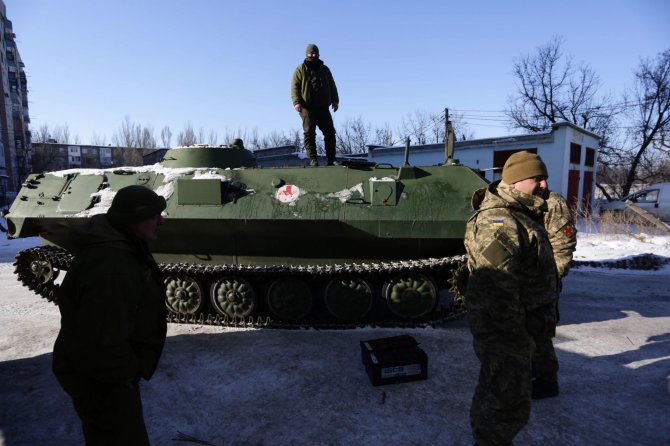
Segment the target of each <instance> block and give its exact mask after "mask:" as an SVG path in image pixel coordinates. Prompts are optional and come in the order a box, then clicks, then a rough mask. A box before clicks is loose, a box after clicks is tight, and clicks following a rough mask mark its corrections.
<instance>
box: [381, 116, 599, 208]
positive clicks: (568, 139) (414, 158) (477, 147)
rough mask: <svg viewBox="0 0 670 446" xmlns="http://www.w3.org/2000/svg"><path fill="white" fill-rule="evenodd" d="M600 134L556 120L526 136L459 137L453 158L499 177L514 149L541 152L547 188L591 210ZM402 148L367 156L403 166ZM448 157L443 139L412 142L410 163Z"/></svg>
mask: <svg viewBox="0 0 670 446" xmlns="http://www.w3.org/2000/svg"><path fill="white" fill-rule="evenodd" d="M599 141H600V136H598V135H596V134H594V133H591V132H589V131H588V130H585V129H583V128H581V127H578V126H576V125H574V124H571V123H568V122H562V123H558V124H554V125H553V126H552V128H551V130H550V131H547V132H542V133H533V134H528V135H516V136H503V137H498V138H486V139H473V140H469V141H457V142H456V143H455V144H454V158H456V159H458V160H459V161H460V163H461V164H464V165H466V166H468V167H471V168H473V169H480V170H481V171H482V172H483V174H484V176H485V177H486V179H487V180H489V181H495V180H498V179H500V175H501V172H502V167H503V166H504V165H505V161H507V158H509V157H510V156H511V155H512V154H513V153H514V152H518V151H520V150H527V151H529V152H532V153H537V154H538V155H540V156H541V157H542V159H543V160H544V162H545V163H546V164H547V169H548V170H549V181H548V183H549V188H550V189H551V190H553V191H556V192H559V193H560V194H561V195H563V196H564V197H566V198H567V199H568V201H569V202H571V203H574V204H578V207H579V209H590V207H591V205H592V201H593V197H594V189H595V181H596V170H597V165H596V163H597V159H598V147H599ZM404 154H405V148H404V147H381V146H368V160H369V161H373V162H375V163H377V164H381V163H388V164H391V165H394V166H399V165H402V163H404ZM444 161H445V149H444V143H442V144H425V145H420V146H411V147H410V154H409V163H410V164H411V165H414V166H431V165H435V164H442V163H444Z"/></svg>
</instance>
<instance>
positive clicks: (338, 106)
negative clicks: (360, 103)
mask: <svg viewBox="0 0 670 446" xmlns="http://www.w3.org/2000/svg"><path fill="white" fill-rule="evenodd" d="M338 108H340V103H339V102H333V111H334V112H336V111H337V109H338Z"/></svg>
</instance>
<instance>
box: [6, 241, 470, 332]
mask: <svg viewBox="0 0 670 446" xmlns="http://www.w3.org/2000/svg"><path fill="white" fill-rule="evenodd" d="M72 260H73V255H72V254H70V253H69V252H68V251H66V250H64V249H62V248H59V247H55V246H40V247H36V248H30V249H27V250H24V251H21V252H19V253H18V254H17V256H16V261H15V263H14V266H15V273H16V274H17V276H18V278H19V280H20V281H21V282H22V283H23V285H24V286H26V287H28V288H29V289H30V290H32V291H33V292H35V293H36V294H39V295H40V296H42V297H43V298H45V299H47V300H48V301H50V302H54V303H57V295H58V287H59V285H57V284H56V283H55V278H56V276H57V275H58V272H59V271H62V270H67V269H68V267H69V265H70V263H71V262H72ZM465 263H466V256H465V255H460V256H453V257H442V258H427V259H420V260H402V261H389V262H374V263H352V264H341V265H339V264H335V265H306V266H277V265H271V266H251V265H233V264H230V265H201V264H191V263H161V264H159V267H160V269H161V272H162V273H163V275H164V276H165V277H167V276H171V275H177V276H189V277H192V278H194V279H196V280H198V281H201V282H204V283H207V282H212V281H215V280H217V278H220V277H223V276H229V275H234V276H239V277H243V278H246V279H249V280H250V281H252V282H258V281H262V282H268V281H270V280H273V279H275V278H279V277H298V278H306V279H314V278H317V279H318V278H322V279H327V278H329V277H335V276H340V275H352V276H356V277H365V278H369V279H370V280H375V281H379V280H382V279H383V278H385V277H391V276H393V275H397V274H404V273H422V274H427V275H430V276H432V277H445V278H446V277H449V279H447V285H448V291H450V292H452V293H453V296H454V297H453V301H452V302H450V303H449V304H448V305H441V304H438V305H437V308H436V309H435V310H434V311H433V312H432V313H431V314H430V315H429V318H427V319H420V320H398V319H397V318H394V317H391V318H386V319H381V320H362V321H360V322H355V323H346V322H332V321H331V320H325V319H324V320H318V319H315V320H310V321H309V322H284V321H279V320H275V319H274V318H273V317H272V316H269V315H261V316H253V315H252V316H247V317H229V316H222V315H219V314H210V313H198V314H178V313H174V312H170V311H168V314H167V321H168V322H169V323H174V324H197V325H218V326H223V327H238V328H282V329H306V328H315V329H324V330H325V329H350V328H358V327H366V326H375V327H389V328H390V327H394V328H416V327H428V326H435V325H439V324H443V323H446V322H449V321H452V320H455V319H458V318H461V317H462V316H463V315H464V314H465V304H464V300H463V296H462V295H461V293H460V292H459V291H458V288H460V287H458V286H457V283H456V282H457V280H455V279H454V277H455V276H456V274H455V273H456V272H457V271H462V270H463V269H464V268H465ZM36 264H37V265H42V264H44V265H48V267H45V268H46V269H47V270H48V269H49V268H51V271H53V272H54V274H53V275H52V276H49V275H48V274H36V273H35V272H34V270H35V267H34V265H36Z"/></svg>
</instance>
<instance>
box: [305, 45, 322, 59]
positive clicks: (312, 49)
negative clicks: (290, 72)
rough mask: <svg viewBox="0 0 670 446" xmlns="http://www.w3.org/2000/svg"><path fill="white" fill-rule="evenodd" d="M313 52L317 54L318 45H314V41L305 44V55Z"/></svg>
mask: <svg viewBox="0 0 670 446" xmlns="http://www.w3.org/2000/svg"><path fill="white" fill-rule="evenodd" d="M311 52H314V53H316V55H317V56H318V55H319V47H318V46H316V44H315V43H310V44H309V45H307V49H306V50H305V55H308V54H309V53H311Z"/></svg>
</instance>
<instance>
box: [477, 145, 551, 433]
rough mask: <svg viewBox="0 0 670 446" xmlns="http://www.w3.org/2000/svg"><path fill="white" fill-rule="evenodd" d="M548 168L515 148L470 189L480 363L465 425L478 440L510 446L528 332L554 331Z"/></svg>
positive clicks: (526, 384)
mask: <svg viewBox="0 0 670 446" xmlns="http://www.w3.org/2000/svg"><path fill="white" fill-rule="evenodd" d="M546 188H547V168H546V166H545V165H544V163H543V162H542V160H541V159H540V157H539V156H537V155H536V154H533V153H529V152H517V153H515V154H513V155H512V156H511V157H510V158H509V159H508V160H507V162H506V163H505V166H504V168H503V171H502V180H501V181H497V182H494V183H492V184H490V185H489V186H488V188H486V189H480V190H478V191H476V192H475V194H474V195H473V198H472V204H473V208H474V209H475V214H474V215H473V216H472V217H471V218H470V220H469V221H468V224H467V228H466V234H465V247H466V249H467V252H468V269H469V270H470V278H469V281H468V288H467V292H466V300H465V301H466V305H467V309H468V322H469V326H470V330H471V332H472V337H473V346H474V350H475V354H476V355H477V358H479V361H480V363H481V367H480V371H479V382H478V384H477V387H476V389H475V392H474V396H473V398H472V407H471V409H470V424H471V426H472V433H473V436H474V439H475V443H476V444H479V445H490V444H500V445H506V444H511V443H512V440H513V438H514V437H515V436H516V434H517V433H518V432H519V431H520V430H521V429H523V427H524V426H525V425H526V423H527V422H528V417H529V416H530V406H531V359H532V355H533V350H534V345H535V343H534V338H535V337H536V336H539V335H542V334H544V333H548V332H550V331H551V330H553V328H554V326H555V322H556V297H557V287H558V276H557V272H556V263H555V262H554V258H553V253H552V249H551V245H550V243H549V239H548V237H547V233H546V231H545V229H544V223H543V215H544V212H545V211H546V203H545V201H544V200H543V199H542V198H541V194H542V192H543V191H544V190H545V189H546Z"/></svg>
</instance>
